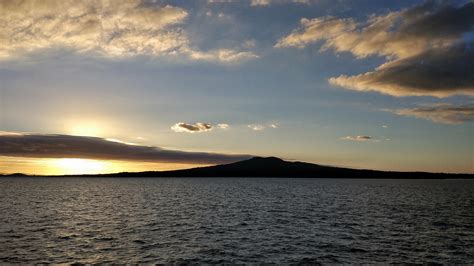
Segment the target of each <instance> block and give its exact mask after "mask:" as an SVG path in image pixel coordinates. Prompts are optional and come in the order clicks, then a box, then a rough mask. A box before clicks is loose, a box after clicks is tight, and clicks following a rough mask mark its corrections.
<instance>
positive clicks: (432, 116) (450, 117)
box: [384, 104, 474, 125]
mask: <svg viewBox="0 0 474 266" xmlns="http://www.w3.org/2000/svg"><path fill="white" fill-rule="evenodd" d="M384 110H385V111H389V112H392V113H394V114H397V115H402V116H409V117H415V118H421V119H425V120H430V121H432V122H435V123H442V124H452V125H455V124H462V123H465V122H469V121H474V106H471V105H461V106H455V105H451V104H437V105H427V106H419V107H415V108H403V109H384Z"/></svg>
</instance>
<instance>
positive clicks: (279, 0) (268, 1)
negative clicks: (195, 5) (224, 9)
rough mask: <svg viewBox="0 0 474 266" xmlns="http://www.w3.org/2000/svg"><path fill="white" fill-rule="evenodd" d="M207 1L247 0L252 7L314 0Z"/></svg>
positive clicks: (223, 0)
mask: <svg viewBox="0 0 474 266" xmlns="http://www.w3.org/2000/svg"><path fill="white" fill-rule="evenodd" d="M207 2H208V3H210V4H215V3H219V4H222V3H242V2H247V3H248V4H249V5H250V6H252V7H267V6H270V5H272V4H286V3H295V4H305V5H309V4H311V3H313V2H316V0H248V1H242V0H208V1H207Z"/></svg>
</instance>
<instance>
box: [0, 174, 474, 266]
mask: <svg viewBox="0 0 474 266" xmlns="http://www.w3.org/2000/svg"><path fill="white" fill-rule="evenodd" d="M0 263H85V264H86V263H87V264H89V263H150V264H151V263H158V264H201V263H206V264H214V263H219V264H221V263H222V264H224V263H229V264H234V263H237V264H260V263H268V264H272V263H275V264H320V263H321V264H334V263H441V264H474V180H461V179H459V180H455V179H449V180H409V179H389V180H374V179H367V180H364V179H324V178H322V179H304V178H84V177H82V178H46V177H37V178H35V177H28V178H26V177H8V178H0Z"/></svg>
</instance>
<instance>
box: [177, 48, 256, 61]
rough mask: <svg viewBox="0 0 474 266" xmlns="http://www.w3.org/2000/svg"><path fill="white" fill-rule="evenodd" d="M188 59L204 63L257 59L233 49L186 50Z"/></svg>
mask: <svg viewBox="0 0 474 266" xmlns="http://www.w3.org/2000/svg"><path fill="white" fill-rule="evenodd" d="M186 53H187V54H188V55H189V57H190V58H192V59H196V60H204V61H221V62H235V61H242V60H249V59H253V58H259V56H258V55H256V54H255V53H253V52H251V51H239V50H233V49H216V50H211V51H205V52H203V51H197V50H189V49H188V50H186Z"/></svg>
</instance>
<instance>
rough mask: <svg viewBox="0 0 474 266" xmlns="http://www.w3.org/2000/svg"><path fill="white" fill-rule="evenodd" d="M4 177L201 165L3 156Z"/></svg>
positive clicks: (107, 172) (86, 173) (179, 167)
mask: <svg viewBox="0 0 474 266" xmlns="http://www.w3.org/2000/svg"><path fill="white" fill-rule="evenodd" d="M0 161H1V162H2V164H0V174H13V173H23V174H31V175H88V174H91V175H92V174H109V173H119V172H142V171H167V170H178V169H186V168H192V167H197V166H206V165H200V164H180V163H156V162H138V161H136V162H135V161H116V160H94V159H81V158H20V157H6V156H0Z"/></svg>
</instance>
